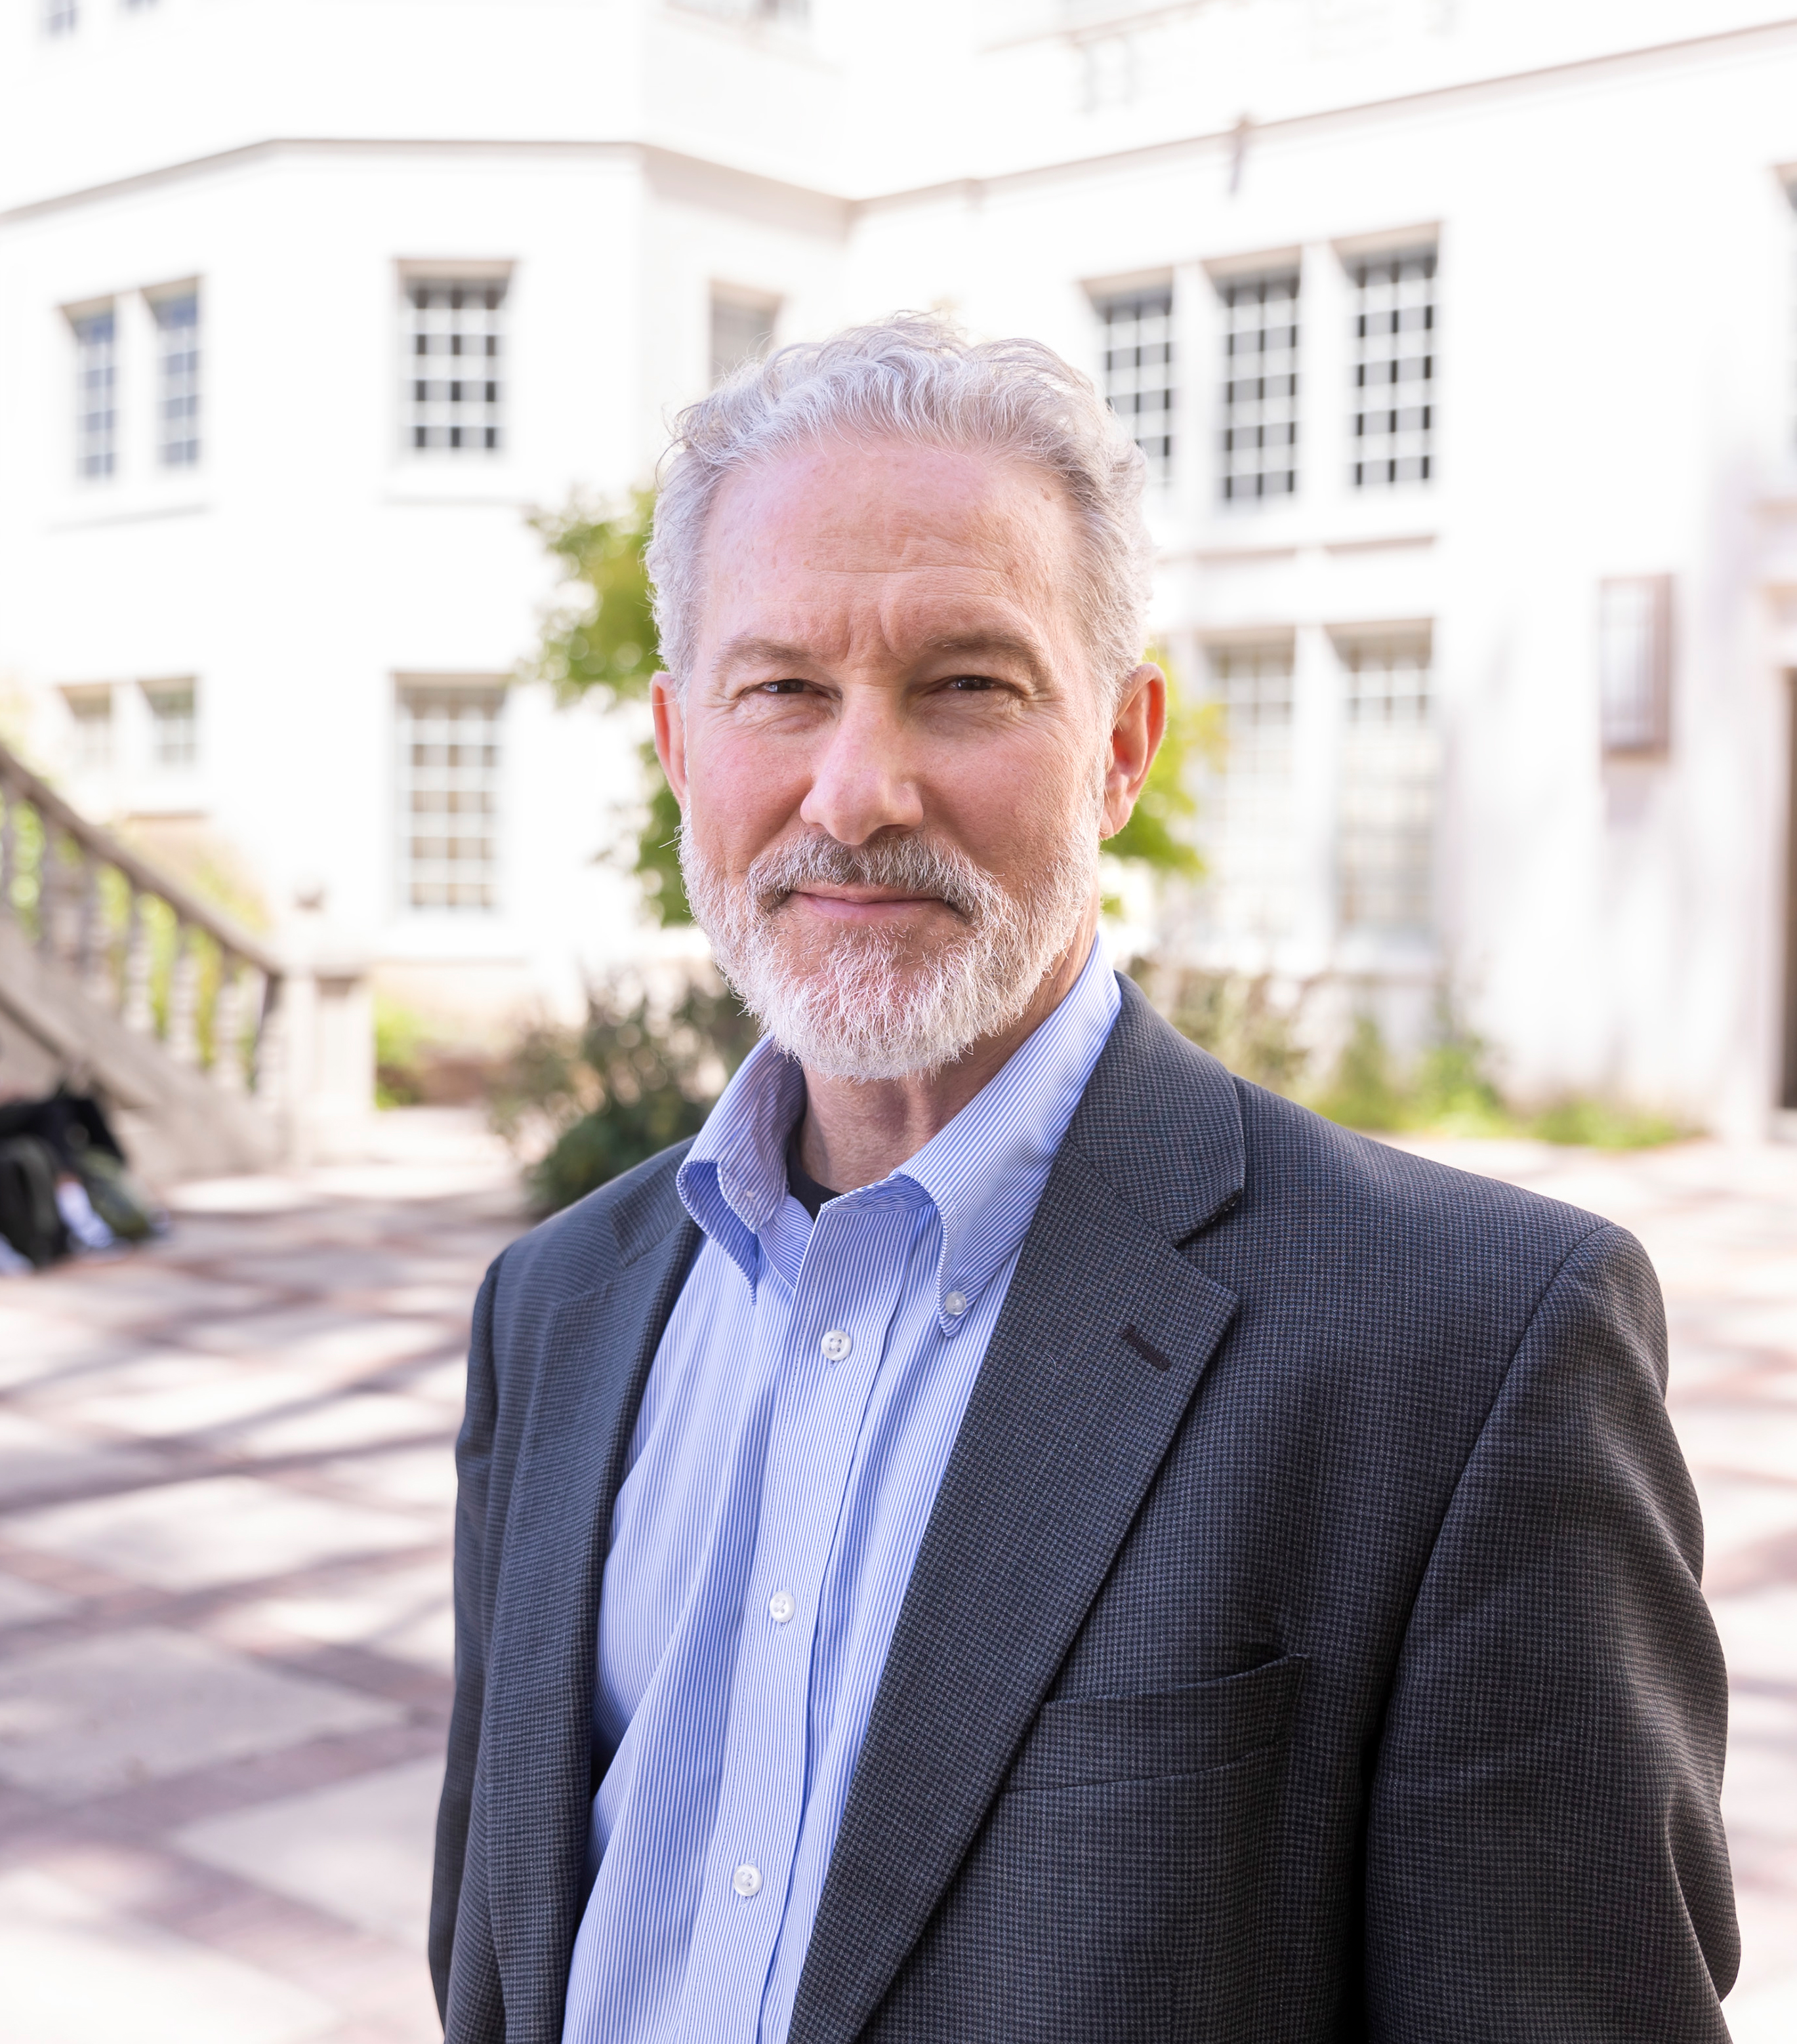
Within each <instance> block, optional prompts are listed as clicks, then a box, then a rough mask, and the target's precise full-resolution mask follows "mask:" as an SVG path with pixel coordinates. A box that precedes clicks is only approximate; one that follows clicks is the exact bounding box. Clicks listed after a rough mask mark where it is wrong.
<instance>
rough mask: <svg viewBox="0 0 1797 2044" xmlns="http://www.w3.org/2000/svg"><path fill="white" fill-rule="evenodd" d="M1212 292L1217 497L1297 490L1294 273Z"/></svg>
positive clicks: (1232, 499)
mask: <svg viewBox="0 0 1797 2044" xmlns="http://www.w3.org/2000/svg"><path fill="white" fill-rule="evenodd" d="M1218 295H1219V296H1220V297H1221V298H1222V302H1223V428H1222V431H1223V444H1222V460H1221V463H1220V464H1219V466H1220V471H1221V474H1220V483H1221V490H1222V497H1223V500H1224V501H1225V502H1226V503H1237V502H1240V501H1245V500H1253V499H1255V498H1265V497H1289V496H1291V494H1292V493H1293V491H1295V490H1296V489H1297V487H1298V272H1297V271H1295V270H1284V271H1278V272H1276V273H1275V274H1272V275H1267V276H1263V277H1240V278H1231V279H1227V280H1226V281H1225V282H1222V283H1221V284H1219V285H1218Z"/></svg>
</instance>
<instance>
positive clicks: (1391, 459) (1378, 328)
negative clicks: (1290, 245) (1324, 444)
mask: <svg viewBox="0 0 1797 2044" xmlns="http://www.w3.org/2000/svg"><path fill="white" fill-rule="evenodd" d="M1349 277H1350V279H1351V281H1352V282H1353V291H1354V434H1353V455H1352V460H1353V468H1352V471H1351V474H1352V476H1353V484H1354V487H1355V488H1356V490H1365V489H1372V488H1376V487H1378V486H1381V485H1383V484H1387V483H1394V482H1427V481H1428V480H1429V479H1430V477H1431V476H1432V475H1433V474H1434V472H1435V471H1434V459H1435V458H1434V439H1435V252H1434V250H1433V249H1432V248H1422V249H1414V250H1412V251H1411V252H1410V253H1408V254H1407V255H1381V256H1378V257H1376V258H1372V259H1368V261H1365V262H1361V263H1353V264H1352V265H1351V266H1350V269H1349Z"/></svg>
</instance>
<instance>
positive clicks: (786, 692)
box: [761, 678, 807, 696]
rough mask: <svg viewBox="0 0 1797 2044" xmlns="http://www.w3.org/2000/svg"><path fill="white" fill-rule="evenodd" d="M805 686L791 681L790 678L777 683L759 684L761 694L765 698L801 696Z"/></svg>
mask: <svg viewBox="0 0 1797 2044" xmlns="http://www.w3.org/2000/svg"><path fill="white" fill-rule="evenodd" d="M806 686H807V684H806V683H805V682H797V681H793V680H791V679H790V678H789V679H787V680H785V681H779V682H763V683H762V684H761V693H762V694H764V695H765V696H796V695H802V694H804V693H805V690H806Z"/></svg>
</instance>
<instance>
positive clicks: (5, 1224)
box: [0, 1135, 68, 1270]
mask: <svg viewBox="0 0 1797 2044" xmlns="http://www.w3.org/2000/svg"><path fill="white" fill-rule="evenodd" d="M56 1177H57V1166H56V1153H55V1151H52V1149H51V1147H50V1146H49V1145H48V1143H45V1142H44V1141H43V1140H42V1139H41V1138H40V1137H38V1136H36V1135H7V1136H0V1235H5V1236H6V1239H7V1241H8V1242H10V1243H11V1244H12V1246H13V1248H14V1249H16V1250H17V1251H18V1253H19V1254H20V1255H21V1256H22V1257H24V1258H25V1260H26V1261H27V1262H29V1263H33V1264H35V1265H36V1266H37V1268H38V1269H39V1270H42V1269H43V1268H44V1266H45V1265H46V1264H48V1263H54V1262H56V1259H57V1258H58V1257H60V1256H65V1255H67V1253H68V1230H67V1228H66V1227H65V1226H64V1225H63V1217H62V1215H61V1213H60V1212H59V1210H58V1208H57V1206H56Z"/></svg>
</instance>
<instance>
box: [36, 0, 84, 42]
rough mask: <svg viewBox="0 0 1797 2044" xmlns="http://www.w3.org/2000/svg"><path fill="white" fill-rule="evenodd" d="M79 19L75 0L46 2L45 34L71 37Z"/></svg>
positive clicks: (48, 0) (46, 0) (50, 0)
mask: <svg viewBox="0 0 1797 2044" xmlns="http://www.w3.org/2000/svg"><path fill="white" fill-rule="evenodd" d="M78 21H79V14H78V12H77V10H76V6H75V0H44V33H45V34H46V35H50V36H67V35H71V34H72V33H74V31H75V27H76V25H77V23H78Z"/></svg>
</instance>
